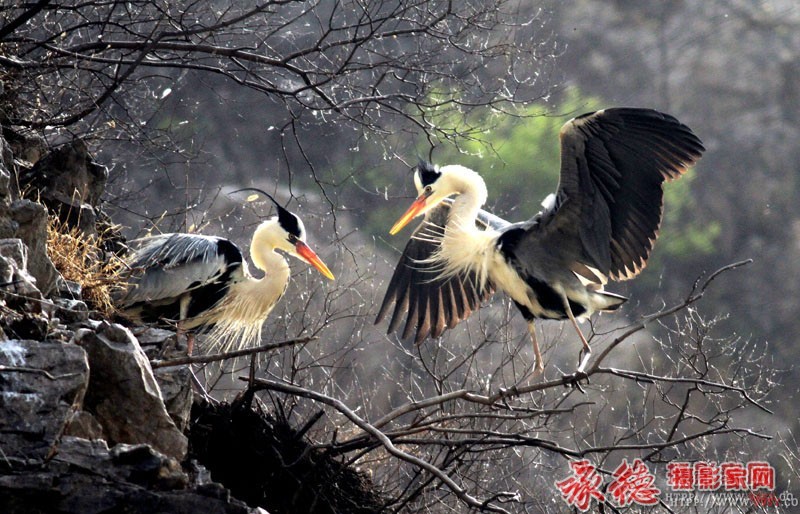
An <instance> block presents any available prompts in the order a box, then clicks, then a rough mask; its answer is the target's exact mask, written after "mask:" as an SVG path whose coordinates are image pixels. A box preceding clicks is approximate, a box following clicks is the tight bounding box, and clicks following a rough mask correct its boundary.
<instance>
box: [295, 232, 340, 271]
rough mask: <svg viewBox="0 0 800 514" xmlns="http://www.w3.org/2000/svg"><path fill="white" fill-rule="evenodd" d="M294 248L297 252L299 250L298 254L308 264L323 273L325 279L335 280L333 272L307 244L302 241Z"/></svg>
mask: <svg viewBox="0 0 800 514" xmlns="http://www.w3.org/2000/svg"><path fill="white" fill-rule="evenodd" d="M294 248H295V250H297V254H298V255H299V256H300V257H302V258H303V259H305V260H306V262H308V263H309V264H311V265H312V266H314V267H315V268H317V271H319V272H320V273H322V274H323V275H324V276H325V278H328V279H330V280H333V279H334V276H333V273H331V270H329V269H328V267H327V266H325V263H324V262H322V259H320V258H319V257H318V256H317V254H316V253H314V250H312V249H311V248H309V247H308V245H307V244H305V243H304V242H302V241H298V242H297V243H295V245H294Z"/></svg>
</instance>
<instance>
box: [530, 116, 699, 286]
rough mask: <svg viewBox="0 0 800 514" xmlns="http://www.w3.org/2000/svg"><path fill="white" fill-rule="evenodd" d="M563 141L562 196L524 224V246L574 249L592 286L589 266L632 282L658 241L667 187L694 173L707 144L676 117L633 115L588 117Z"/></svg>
mask: <svg viewBox="0 0 800 514" xmlns="http://www.w3.org/2000/svg"><path fill="white" fill-rule="evenodd" d="M560 137H561V177H560V180H559V186H558V191H557V193H556V195H555V199H554V201H552V202H550V205H549V206H548V208H547V209H545V211H543V212H542V213H540V214H539V215H537V216H536V217H535V218H533V219H532V220H531V221H530V222H527V223H526V224H525V227H526V228H525V234H524V235H522V236H521V239H522V241H520V244H523V245H524V244H526V243H527V244H529V245H533V244H535V245H536V246H538V247H540V248H550V249H553V251H556V252H559V251H560V250H559V249H569V250H564V251H565V252H567V253H570V255H566V257H569V258H571V259H573V261H574V262H572V263H570V265H571V266H572V267H573V270H577V269H579V268H582V266H581V265H583V268H584V271H582V272H581V273H582V274H583V275H585V276H586V277H587V278H591V277H592V274H591V273H587V272H586V271H585V266H590V267H592V268H594V269H596V270H598V271H599V272H600V273H602V274H604V275H607V276H608V277H610V278H612V279H614V280H627V279H629V278H633V277H634V276H636V275H637V274H639V272H641V270H642V269H644V267H645V266H646V264H647V258H648V257H649V256H650V252H651V250H652V249H653V243H654V242H655V240H656V237H657V235H658V229H659V226H660V224H661V217H662V213H663V196H664V194H663V187H662V185H663V182H664V181H665V180H670V179H674V178H677V177H679V176H680V175H682V174H683V173H684V172H685V171H686V170H687V169H689V168H690V167H691V166H692V165H694V164H695V163H696V162H697V160H698V159H699V158H700V156H701V155H702V152H703V151H704V150H705V148H703V144H702V143H701V141H700V139H698V138H697V136H695V135H694V133H692V131H691V130H690V129H689V128H688V127H687V126H685V125H683V124H682V123H680V122H679V121H678V120H677V119H675V118H673V117H672V116H669V115H667V114H663V113H660V112H657V111H654V110H650V109H636V108H615V109H606V110H602V111H597V112H595V113H589V114H584V115H582V116H579V117H577V118H575V119H573V120H571V121H569V122H568V123H566V124H565V125H564V127H563V128H562V129H561V134H560ZM525 239H527V241H524V240H525ZM532 254H533V253H532ZM596 278H597V279H598V281H602V280H603V279H604V278H605V277H596Z"/></svg>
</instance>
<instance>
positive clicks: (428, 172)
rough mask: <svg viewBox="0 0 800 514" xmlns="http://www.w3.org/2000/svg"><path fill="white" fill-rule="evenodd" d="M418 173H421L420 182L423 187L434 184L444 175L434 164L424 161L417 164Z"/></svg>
mask: <svg viewBox="0 0 800 514" xmlns="http://www.w3.org/2000/svg"><path fill="white" fill-rule="evenodd" d="M417 173H419V181H420V183H422V185H423V186H428V185H430V184H433V183H434V182H436V181H437V180H438V179H439V177H440V176H441V175H442V173H441V172H440V171H439V170H437V169H436V166H434V165H433V163H430V162H428V161H425V160H422V159H420V161H419V164H417Z"/></svg>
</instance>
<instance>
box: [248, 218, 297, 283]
mask: <svg viewBox="0 0 800 514" xmlns="http://www.w3.org/2000/svg"><path fill="white" fill-rule="evenodd" d="M283 239H284V237H283V234H282V233H281V230H280V227H279V226H278V222H277V220H274V219H271V220H267V221H265V222H264V223H262V224H261V225H259V226H258V228H257V229H256V231H255V232H254V233H253V241H252V242H251V243H250V258H251V259H253V264H254V265H255V267H256V268H258V269H259V270H261V271H263V272H264V277H262V278H261V279H260V280H259V282H262V285H263V286H265V287H266V286H267V285H268V284H269V283H274V284H275V285H276V286H277V287H278V289H279V290H280V292H281V293H282V292H283V289H284V287H285V285H286V281H288V280H289V274H290V270H289V263H288V262H286V259H285V258H284V257H283V256H282V255H281V254H279V253H278V252H277V251H275V250H276V249H277V248H280V247H282V246H285V244H284V243H283Z"/></svg>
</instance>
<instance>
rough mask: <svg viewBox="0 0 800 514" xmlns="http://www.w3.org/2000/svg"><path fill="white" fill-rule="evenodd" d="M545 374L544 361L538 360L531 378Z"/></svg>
mask: <svg viewBox="0 0 800 514" xmlns="http://www.w3.org/2000/svg"><path fill="white" fill-rule="evenodd" d="M543 374H544V362H542V359H536V364H534V365H533V373H532V375H531V376H534V377H536V376H540V375H543Z"/></svg>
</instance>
